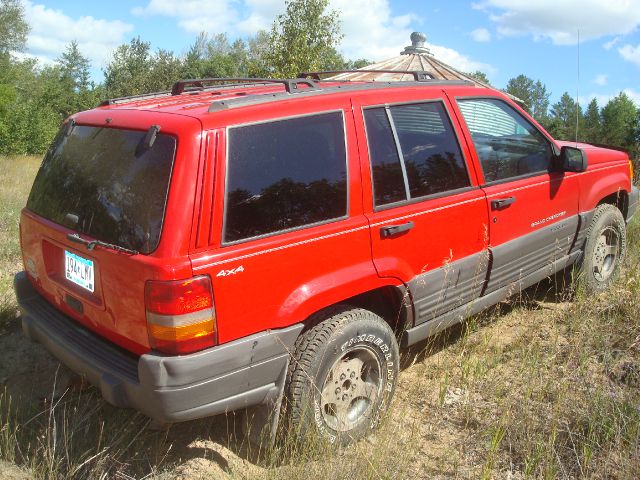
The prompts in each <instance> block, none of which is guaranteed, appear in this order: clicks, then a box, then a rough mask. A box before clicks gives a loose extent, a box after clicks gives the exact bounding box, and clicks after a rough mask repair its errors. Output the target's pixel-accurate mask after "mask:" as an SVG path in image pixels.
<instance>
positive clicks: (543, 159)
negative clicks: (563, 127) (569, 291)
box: [457, 97, 578, 293]
mask: <svg viewBox="0 0 640 480" xmlns="http://www.w3.org/2000/svg"><path fill="white" fill-rule="evenodd" d="M457 104H458V107H459V109H460V112H461V114H462V117H463V118H464V121H465V122H466V125H467V127H468V130H469V133H470V137H471V142H472V143H473V145H474V147H475V154H476V155H477V159H478V163H479V165H480V167H481V175H482V180H481V181H482V183H483V189H484V191H485V192H486V194H487V207H488V208H489V214H490V218H491V221H490V227H489V236H490V244H491V253H492V267H491V272H490V275H489V280H488V283H487V289H486V293H490V292H492V291H494V290H497V289H498V288H500V287H503V286H505V285H508V284H511V283H513V282H516V281H522V280H524V282H523V283H526V277H527V275H530V274H532V273H534V272H536V271H537V270H540V269H542V268H548V270H549V274H551V273H553V271H554V270H555V269H557V268H556V267H554V262H555V261H557V260H561V259H563V258H564V257H565V256H566V255H567V254H568V253H569V251H570V249H571V247H572V244H573V241H574V238H575V234H576V231H577V226H578V216H577V213H578V185H577V177H575V174H571V173H563V172H560V171H556V170H554V150H553V146H552V143H551V140H550V139H549V138H547V136H546V135H544V134H543V133H542V132H541V131H540V130H538V128H537V127H536V126H535V125H533V123H531V122H530V121H529V120H528V119H527V118H526V117H525V116H523V115H522V114H521V113H519V112H518V111H517V110H516V109H515V108H513V107H512V106H511V105H509V103H507V102H506V101H504V100H502V99H498V98H462V97H460V98H457Z"/></svg>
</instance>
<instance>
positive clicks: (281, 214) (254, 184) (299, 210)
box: [223, 112, 347, 243]
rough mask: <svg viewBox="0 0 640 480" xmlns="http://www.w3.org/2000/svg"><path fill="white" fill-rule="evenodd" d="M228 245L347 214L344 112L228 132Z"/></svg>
mask: <svg viewBox="0 0 640 480" xmlns="http://www.w3.org/2000/svg"><path fill="white" fill-rule="evenodd" d="M228 150H229V152H228V164H227V186H226V205H225V218H224V225H225V227H224V232H223V241H224V242H225V243H228V242H235V241H239V240H244V239H247V238H252V237H257V236H260V235H267V234H270V233H275V232H280V231H284V230H289V229H292V228H297V227H301V226H304V225H310V224H314V223H319V222H325V221H328V220H333V219H338V218H341V217H344V216H345V215H346V214H347V157H346V148H345V135H344V123H343V118H342V113H341V112H335V113H325V114H320V115H315V116H307V117H300V118H292V119H286V120H279V121H274V122H269V123H261V124H257V125H247V126H243V127H235V128H231V129H230V130H229V144H228Z"/></svg>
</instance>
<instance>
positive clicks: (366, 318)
mask: <svg viewBox="0 0 640 480" xmlns="http://www.w3.org/2000/svg"><path fill="white" fill-rule="evenodd" d="M398 368H399V354H398V344H397V342H396V339H395V335H394V334H393V331H392V330H391V328H390V327H389V325H387V323H386V322H385V321H384V320H383V319H382V318H380V317H379V316H378V315H376V314H374V313H372V312H370V311H367V310H363V309H360V308H349V307H343V308H338V309H337V310H336V311H334V312H331V313H329V314H327V315H326V316H325V319H324V320H323V321H321V322H320V323H319V324H318V325H316V326H315V327H313V328H311V329H310V330H308V331H307V332H305V333H304V334H303V335H302V336H301V337H300V338H299V339H298V341H297V342H296V352H295V356H294V358H293V359H292V362H291V367H290V371H289V375H288V381H287V393H288V401H289V405H288V408H289V414H290V420H291V422H292V424H293V427H294V429H295V430H296V431H297V432H298V433H300V434H301V435H303V436H308V435H309V434H314V433H315V434H319V435H320V436H321V437H324V438H325V439H326V440H328V441H329V442H330V443H339V444H341V445H347V444H349V443H351V442H353V441H356V440H358V439H360V438H362V437H364V436H365V435H367V434H368V433H369V432H370V431H372V430H373V429H374V428H376V426H377V425H378V423H379V420H380V416H381V415H382V414H383V413H384V412H385V411H386V410H387V408H388V407H389V403H390V401H391V398H392V396H393V393H394V390H395V386H396V380H397V376H398Z"/></svg>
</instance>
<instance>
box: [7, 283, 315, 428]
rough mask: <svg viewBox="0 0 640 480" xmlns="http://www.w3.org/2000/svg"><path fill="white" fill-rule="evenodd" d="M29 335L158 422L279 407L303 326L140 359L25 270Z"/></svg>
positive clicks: (19, 290)
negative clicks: (62, 305) (63, 307)
mask: <svg viewBox="0 0 640 480" xmlns="http://www.w3.org/2000/svg"><path fill="white" fill-rule="evenodd" d="M14 288H15V291H16V296H17V299H18V304H19V306H20V309H21V311H22V327H23V331H24V333H25V335H26V336H27V337H29V338H30V339H32V340H34V341H37V342H39V343H41V344H42V345H43V346H44V347H45V348H46V349H47V350H48V351H49V352H51V354H53V355H54V356H55V357H56V358H58V359H59V360H60V361H61V362H62V363H64V364H65V365H67V366H68V367H69V368H71V370H73V371H75V372H76V373H79V374H80V375H82V376H84V377H85V378H86V379H87V380H88V381H89V382H90V383H92V384H93V385H95V386H96V387H97V388H99V389H100V391H101V393H102V396H103V397H104V398H105V400H106V401H108V402H109V403H111V404H112V405H115V406H118V407H130V408H135V409H137V410H139V411H140V412H142V413H144V414H145V415H147V416H149V417H151V418H153V419H155V420H157V421H160V422H177V421H183V420H192V419H195V418H202V417H206V416H211V415H217V414H219V413H224V412H227V411H232V410H236V409H239V408H245V407H250V406H254V405H259V404H262V403H263V402H275V401H277V399H278V398H279V397H280V396H281V395H282V381H281V379H282V378H283V377H282V375H283V372H286V368H287V365H288V362H289V356H290V352H291V351H293V348H294V343H295V340H296V339H297V337H298V335H299V334H300V332H301V331H302V328H303V325H302V324H295V325H293V326H290V327H287V328H283V329H278V330H268V331H264V332H260V333H256V334H254V335H250V336H248V337H244V338H242V339H240V340H236V341H232V342H228V343H225V344H223V345H219V346H216V347H213V348H209V349H207V350H203V351H201V352H197V353H193V354H190V355H183V356H165V355H161V354H158V353H155V352H150V353H146V354H144V355H141V356H139V357H137V356H135V355H133V354H131V353H129V352H127V351H126V350H123V349H121V348H119V347H117V346H116V345H114V344H112V343H111V342H108V341H107V340H105V339H104V338H102V337H100V336H98V335H96V334H95V333H93V332H91V331H89V330H87V329H86V328H84V327H82V326H80V325H78V324H77V323H76V322H75V321H74V320H72V319H71V318H69V317H68V316H66V315H64V314H63V313H62V312H60V311H58V310H57V309H56V308H55V307H54V306H53V305H51V304H50V303H48V302H47V301H46V300H45V299H44V297H42V296H41V295H40V294H39V293H38V292H37V291H36V290H35V289H34V288H33V286H32V285H31V282H30V281H29V279H28V278H27V275H26V273H25V272H20V273H18V274H17V275H16V276H15V278H14Z"/></svg>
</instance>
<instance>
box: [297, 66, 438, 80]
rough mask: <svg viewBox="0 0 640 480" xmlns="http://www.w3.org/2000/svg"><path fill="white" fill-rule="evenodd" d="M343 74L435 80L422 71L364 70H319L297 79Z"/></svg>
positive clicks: (303, 73) (300, 75)
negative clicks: (407, 76)
mask: <svg viewBox="0 0 640 480" xmlns="http://www.w3.org/2000/svg"><path fill="white" fill-rule="evenodd" d="M343 73H356V74H357V73H401V74H407V75H413V79H414V80H415V81H416V82H428V81H429V80H436V78H435V77H434V76H433V75H432V74H430V73H428V72H425V71H422V70H369V69H365V68H363V69H358V70H321V71H318V72H301V73H299V74H298V78H308V77H311V78H313V79H314V80H317V81H320V80H321V78H320V76H321V75H340V74H343Z"/></svg>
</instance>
